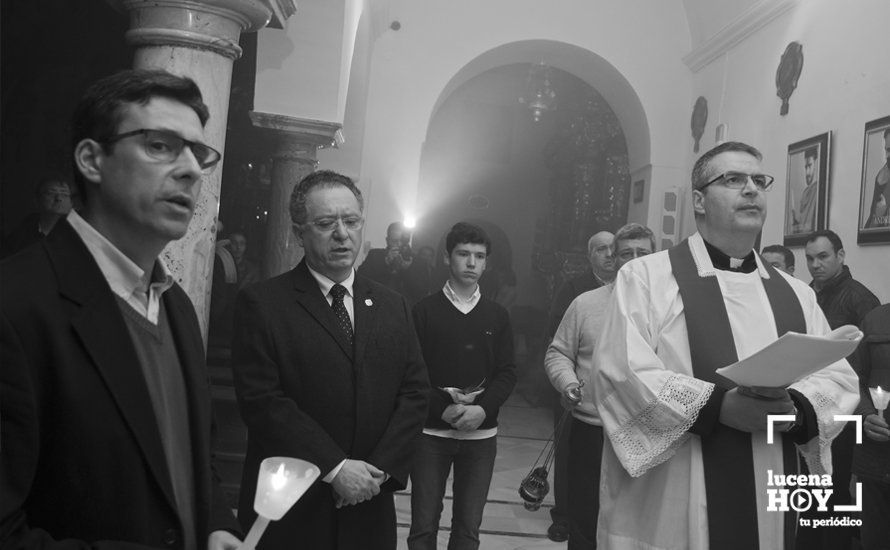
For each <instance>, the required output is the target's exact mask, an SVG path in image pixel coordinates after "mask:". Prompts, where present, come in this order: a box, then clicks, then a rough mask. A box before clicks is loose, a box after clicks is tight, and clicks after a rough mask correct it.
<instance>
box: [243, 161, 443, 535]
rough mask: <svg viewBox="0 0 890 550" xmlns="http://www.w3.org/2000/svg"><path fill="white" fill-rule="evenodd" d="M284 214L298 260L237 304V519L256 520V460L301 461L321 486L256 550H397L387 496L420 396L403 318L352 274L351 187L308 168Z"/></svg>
mask: <svg viewBox="0 0 890 550" xmlns="http://www.w3.org/2000/svg"><path fill="white" fill-rule="evenodd" d="M290 211H291V218H292V220H293V224H294V225H293V228H294V233H295V234H296V236H297V239H298V241H299V242H300V243H301V244H302V246H303V248H304V250H305V257H304V259H303V261H302V262H300V264H299V265H298V266H297V267H296V268H295V269H293V270H292V271H289V272H287V273H284V274H283V275H280V276H278V277H276V278H274V279H271V280H268V281H265V282H262V283H258V284H256V285H253V286H250V287H248V288H246V289H244V290H243V291H241V294H240V295H239V296H238V300H237V302H236V305H235V324H236V326H235V339H234V344H233V349H232V365H233V369H234V375H235V391H236V394H237V396H238V403H239V405H240V407H241V415H242V417H243V418H244V421H245V423H246V424H247V428H248V443H247V457H246V460H245V463H244V473H243V477H242V482H241V498H240V503H239V509H238V510H239V512H238V517H239V519H240V520H241V522H242V525H243V526H248V525H250V524H251V522H253V520H254V518H255V517H256V514H255V513H254V511H253V502H254V493H255V491H256V483H257V472H258V469H259V464H260V462H261V461H262V460H263V459H265V458H266V457H269V456H291V457H296V458H301V459H304V460H308V461H309V462H312V463H313V464H315V465H317V466H318V467H319V469H320V470H321V473H322V479H321V480H319V481H317V482H316V483H315V484H314V485H313V486H312V487H310V488H309V490H308V491H307V492H306V494H305V495H304V496H303V498H302V499H301V500H300V501H299V502H297V503H296V505H294V507H293V508H292V509H291V510H290V512H288V513H287V514H286V515H285V516H284V517H283V518H282V519H281V520H280V521H277V522H273V523H272V524H270V525H269V528H268V529H267V530H266V532H265V535H264V536H263V538H262V540H261V541H260V545H259V546H260V548H261V549H263V548H289V547H293V545H294V544H297V543H299V544H300V545H301V547H305V548H319V549H321V548H324V549H338V550H346V549H361V550H376V549H394V548H395V547H396V517H395V507H394V503H393V497H392V492H393V491H395V490H399V489H402V488H404V487H405V483H406V481H407V478H408V473H409V471H410V469H411V455H412V453H413V447H414V445H415V443H416V440H417V439H418V437H419V435H420V432H421V429H422V427H423V422H424V420H425V419H426V410H427V394H428V390H429V383H428V381H427V374H426V369H425V367H424V365H423V362H422V359H421V355H420V349H419V345H418V343H417V338H416V336H415V334H414V328H413V327H412V324H411V314H410V309H409V307H408V303H407V302H406V300H405V298H404V297H402V296H400V295H398V294H396V293H395V292H393V291H391V290H389V289H387V288H385V287H383V286H382V285H380V284H378V283H375V282H374V281H371V280H369V279H366V278H364V277H362V276H357V275H355V271H354V269H353V265H354V264H355V259H356V254H357V253H358V251H359V248H360V246H361V243H362V227H363V225H364V220H363V218H362V195H361V192H360V191H359V190H358V188H356V186H355V184H354V183H353V182H352V180H350V179H349V178H348V177H346V176H343V175H340V174H337V173H335V172H331V171H320V172H315V173H312V174H310V175H308V176H306V177H305V178H304V179H303V180H302V181H301V182H300V183H299V184H298V185H297V186H296V188H295V189H294V192H293V194H292V196H291V202H290Z"/></svg>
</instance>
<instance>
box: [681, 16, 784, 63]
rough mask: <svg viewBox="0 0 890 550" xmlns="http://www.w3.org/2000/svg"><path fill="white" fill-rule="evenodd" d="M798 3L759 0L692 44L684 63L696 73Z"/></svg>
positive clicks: (684, 57)
mask: <svg viewBox="0 0 890 550" xmlns="http://www.w3.org/2000/svg"><path fill="white" fill-rule="evenodd" d="M799 3H800V0H760V1H759V2H757V3H755V4H753V5H752V6H751V7H750V8H748V9H747V10H745V11H744V12H743V13H742V14H741V15H739V16H738V17H737V18H736V19H734V20H733V21H732V22H730V23H729V24H727V25H726V26H725V27H723V28H722V29H720V30H719V31H717V32H716V33H715V34H714V35H713V36H711V37H710V38H708V39H707V40H705V41H704V42H702V43H701V44H699V45H698V46H696V47H694V48H693V49H692V51H690V52H689V53H688V54H686V55H685V56H683V63H685V64H686V66H687V67H689V70H691V71H692V72H694V73H695V72H698V71H699V70H701V69H702V68H703V67H705V66H707V65H708V64H709V63H711V62H712V61H714V60H715V59H717V58H718V57H720V56H721V55H723V54H724V53H726V52H728V51H730V50H732V49H733V48H734V47H735V46H736V45H738V44H739V43H741V42H743V41H744V40H746V39H747V38H748V37H749V36H751V35H752V34H754V33H755V32H757V31H758V30H760V29H761V28H763V27H764V26H766V25H768V24H769V23H771V22H772V21H773V20H774V19H776V18H778V17H779V16H781V15H783V14H784V13H785V12H787V11H789V10H791V9H793V8H794V7H795V6H796V5H797V4H799Z"/></svg>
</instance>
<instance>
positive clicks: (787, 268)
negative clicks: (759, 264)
mask: <svg viewBox="0 0 890 550" xmlns="http://www.w3.org/2000/svg"><path fill="white" fill-rule="evenodd" d="M760 257H762V258H763V261H765V262H766V263H768V264H769V265H771V266H773V267H775V268H776V269H778V270H781V271H784V272H785V273H787V274H789V275H791V276H792V277H793V276H794V252H791V250H789V249H788V248H786V247H784V246H782V245H780V244H771V245H769V246H765V247H764V248H763V251H762V252H761V253H760Z"/></svg>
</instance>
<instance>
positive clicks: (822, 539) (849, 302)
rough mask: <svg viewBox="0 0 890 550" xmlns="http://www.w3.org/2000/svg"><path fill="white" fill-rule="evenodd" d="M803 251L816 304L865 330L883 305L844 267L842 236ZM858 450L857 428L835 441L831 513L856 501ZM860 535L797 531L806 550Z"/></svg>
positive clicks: (829, 236)
mask: <svg viewBox="0 0 890 550" xmlns="http://www.w3.org/2000/svg"><path fill="white" fill-rule="evenodd" d="M804 251H805V253H806V258H807V269H808V270H809V272H810V275H812V277H813V281H812V282H811V283H810V286H811V287H812V288H813V290H815V291H816V302H817V303H818V304H819V307H820V308H821V309H822V312H823V313H824V314H825V317H826V318H827V319H828V325H829V326H830V327H831V328H832V329H836V328H838V327H842V326H844V325H854V326H856V327H861V326H862V321H863V319H864V318H865V316H866V314H868V312H869V311H871V310H872V309H874V308H875V307H877V306H878V304H879V303H880V302H878V298H877V297H876V296H875V295H874V294H872V292H871V291H870V290H868V289H867V288H865V285H863V284H862V283H860V282H859V281H857V280H856V279H854V278H853V276H852V274H851V273H850V268H849V267H847V266H846V265H845V264H844V260H845V252H844V245H843V243H842V242H841V238H840V237H839V236H838V235H837V233H835V232H834V231H831V230H829V229H824V230H822V231H817V232H815V233H813V234H811V235H810V236H809V237H808V238H807V243H806V247H805V249H804ZM847 360H848V361H849V362H850V364H851V365H852V366H853V368H854V369H858V368H859V365H857V363H858V356H857V354H856V353H853V354H851V355H850V356H849V357H848V358H847ZM855 446H856V431H855V426H853V425H852V424H850V425H848V426H846V427H845V428H844V430H843V431H842V432H841V433H840V435H838V436H837V438H836V439H835V440H834V441H833V442H832V445H831V453H832V457H833V459H834V461H833V465H834V469H833V471H832V473H831V479H832V486H833V488H834V492H833V493H832V494H831V497H830V498H829V500H828V504H829V510H831V509H833V507H834V506H835V505H849V504H850V503H851V502H852V500H853V497H852V495H851V494H850V491H849V486H850V477H851V472H852V467H853V447H855ZM804 517H807V518H812V519H815V518H822V519H825V518H827V517H831V514H830V513H822V514H817V513H814V512H812V511H810V512H807V513H805V514H804ZM856 532H857V529H856V527H839V526H832V527H826V528H824V529H805V530H801V531H800V532H799V533H798V541H799V544H801V545H802V547H805V548H812V549H813V550H819V549H820V548H821V549H824V550H831V549H833V548H844V547H849V545H850V543H851V540H852V538H853V537H854V536H855V535H856Z"/></svg>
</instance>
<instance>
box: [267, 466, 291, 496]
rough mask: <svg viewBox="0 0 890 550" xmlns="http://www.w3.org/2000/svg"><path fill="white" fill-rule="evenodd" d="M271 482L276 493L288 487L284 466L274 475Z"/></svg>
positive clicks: (279, 467)
mask: <svg viewBox="0 0 890 550" xmlns="http://www.w3.org/2000/svg"><path fill="white" fill-rule="evenodd" d="M270 481H271V482H272V489H274V490H276V491H280V490H282V489H284V486H285V485H287V471H286V470H285V469H284V464H280V465H279V466H278V471H277V472H275V473H274V474H272V478H271V480H270Z"/></svg>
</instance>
